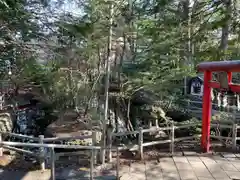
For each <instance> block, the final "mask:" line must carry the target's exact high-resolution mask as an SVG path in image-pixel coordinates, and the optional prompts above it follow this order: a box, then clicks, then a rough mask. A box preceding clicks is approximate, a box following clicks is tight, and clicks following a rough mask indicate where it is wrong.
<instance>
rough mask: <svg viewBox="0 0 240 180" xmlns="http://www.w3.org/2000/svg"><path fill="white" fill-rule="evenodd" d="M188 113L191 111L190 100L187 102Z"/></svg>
mask: <svg viewBox="0 0 240 180" xmlns="http://www.w3.org/2000/svg"><path fill="white" fill-rule="evenodd" d="M187 111H188V112H189V111H190V99H188V100H187Z"/></svg>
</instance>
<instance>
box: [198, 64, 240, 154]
mask: <svg viewBox="0 0 240 180" xmlns="http://www.w3.org/2000/svg"><path fill="white" fill-rule="evenodd" d="M197 70H198V72H203V73H204V83H203V86H204V87H203V105H202V107H203V111H202V137H201V148H202V150H203V152H209V150H210V122H211V116H212V99H211V90H212V88H219V89H220V83H219V82H216V81H212V72H227V75H228V90H231V91H232V92H240V85H237V84H232V72H240V60H237V61H215V62H203V63H200V64H198V65H197Z"/></svg>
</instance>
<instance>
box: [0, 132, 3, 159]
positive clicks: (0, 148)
mask: <svg viewBox="0 0 240 180" xmlns="http://www.w3.org/2000/svg"><path fill="white" fill-rule="evenodd" d="M0 143H2V133H0ZM1 156H3V148H2V145H1V146H0V157H1Z"/></svg>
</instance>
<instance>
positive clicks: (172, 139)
mask: <svg viewBox="0 0 240 180" xmlns="http://www.w3.org/2000/svg"><path fill="white" fill-rule="evenodd" d="M174 131H175V130H174V123H173V122H172V126H171V146H170V147H171V154H172V156H173V155H174V134H175V132H174Z"/></svg>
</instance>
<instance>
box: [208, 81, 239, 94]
mask: <svg viewBox="0 0 240 180" xmlns="http://www.w3.org/2000/svg"><path fill="white" fill-rule="evenodd" d="M208 86H209V87H211V88H216V89H219V88H220V84H219V83H218V82H213V81H210V82H209V83H208ZM229 89H230V90H231V91H233V92H239V93H240V85H239V84H229Z"/></svg>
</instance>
